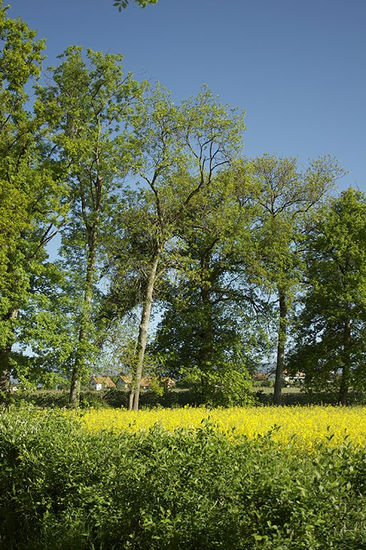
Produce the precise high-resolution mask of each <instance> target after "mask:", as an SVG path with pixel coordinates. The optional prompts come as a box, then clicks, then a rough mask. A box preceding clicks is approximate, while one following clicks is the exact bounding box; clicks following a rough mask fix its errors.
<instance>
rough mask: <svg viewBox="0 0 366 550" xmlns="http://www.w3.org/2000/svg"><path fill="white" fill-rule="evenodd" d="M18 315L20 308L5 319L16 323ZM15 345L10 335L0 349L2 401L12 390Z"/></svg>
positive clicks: (0, 390)
mask: <svg viewBox="0 0 366 550" xmlns="http://www.w3.org/2000/svg"><path fill="white" fill-rule="evenodd" d="M17 317H18V310H17V309H13V310H11V311H10V312H9V313H8V314H7V316H6V319H5V322H8V323H14V321H15V320H16V319H17ZM11 333H12V330H11ZM12 346H13V338H12V337H9V338H8V342H7V343H6V344H5V345H4V347H3V348H2V349H0V401H4V402H5V401H6V400H7V396H8V394H9V391H10V371H11V366H10V353H11V348H12Z"/></svg>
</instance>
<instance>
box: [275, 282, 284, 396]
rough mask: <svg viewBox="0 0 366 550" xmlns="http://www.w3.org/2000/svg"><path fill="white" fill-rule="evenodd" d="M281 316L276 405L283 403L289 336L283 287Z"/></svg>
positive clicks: (280, 293)
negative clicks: (283, 376)
mask: <svg viewBox="0 0 366 550" xmlns="http://www.w3.org/2000/svg"><path fill="white" fill-rule="evenodd" d="M278 297H279V305H280V318H279V324H278V344H277V360H276V378H275V385H274V393H273V402H274V404H275V405H280V404H281V398H282V375H283V362H284V358H285V346H286V336H287V300H286V293H285V291H284V290H283V289H282V288H279V289H278Z"/></svg>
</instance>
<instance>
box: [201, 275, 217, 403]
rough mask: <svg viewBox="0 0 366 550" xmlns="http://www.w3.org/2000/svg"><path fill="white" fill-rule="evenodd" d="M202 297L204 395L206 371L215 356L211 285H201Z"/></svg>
mask: <svg viewBox="0 0 366 550" xmlns="http://www.w3.org/2000/svg"><path fill="white" fill-rule="evenodd" d="M201 299H202V305H203V319H202V327H201V332H200V348H199V350H198V357H197V359H198V361H197V362H198V366H199V368H200V370H201V373H202V374H201V380H202V382H201V386H202V388H201V393H202V397H204V396H205V393H206V392H207V376H206V373H207V372H208V371H209V370H210V367H211V362H212V358H213V355H214V353H213V340H214V338H213V326H212V304H211V296H210V290H209V286H208V285H207V284H203V285H202V286H201Z"/></svg>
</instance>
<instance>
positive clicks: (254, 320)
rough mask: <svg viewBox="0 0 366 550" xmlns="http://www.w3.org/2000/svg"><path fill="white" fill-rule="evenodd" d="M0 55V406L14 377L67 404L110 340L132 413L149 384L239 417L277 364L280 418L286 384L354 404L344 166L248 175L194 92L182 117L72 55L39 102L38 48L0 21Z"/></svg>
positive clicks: (351, 196)
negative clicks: (145, 381) (147, 377)
mask: <svg viewBox="0 0 366 550" xmlns="http://www.w3.org/2000/svg"><path fill="white" fill-rule="evenodd" d="M0 37H1V40H2V50H1V55H0V71H1V87H0V96H1V101H0V148H1V156H0V383H1V388H0V390H1V392H2V394H3V395H5V394H6V392H7V391H8V389H9V382H10V375H11V373H13V375H14V376H17V377H18V378H20V379H22V380H24V381H25V382H26V384H29V383H30V382H31V381H32V380H33V381H34V382H39V381H43V383H44V382H45V381H46V380H55V379H56V378H57V376H61V377H62V378H64V379H65V378H66V379H68V380H69V383H70V403H72V404H74V405H77V403H78V401H79V394H80V386H81V384H82V383H83V382H84V381H85V380H87V379H88V377H89V376H90V374H91V373H96V372H97V371H98V370H100V368H101V366H100V365H101V363H102V359H101V358H102V356H103V353H104V354H105V353H106V351H108V350H109V351H110V350H111V349H112V348H113V345H114V346H115V344H116V341H117V342H118V340H119V342H118V345H117V346H115V349H116V350H118V351H117V352H116V353H115V354H114V356H113V362H114V364H113V365H112V367H113V368H114V369H115V370H116V371H117V370H121V369H125V370H126V369H128V370H129V372H130V374H131V375H132V379H133V382H132V384H131V392H130V402H129V405H130V408H134V409H135V410H137V409H138V406H139V393H140V382H141V378H142V376H143V374H144V372H146V370H147V369H150V370H151V371H154V372H158V373H160V374H161V375H164V376H167V375H169V376H174V377H175V378H177V379H178V378H184V379H185V380H186V381H187V382H190V383H191V384H193V386H194V387H195V388H196V389H197V392H198V393H199V396H200V399H201V400H202V401H205V400H206V401H210V402H220V403H222V404H225V403H226V404H228V403H232V404H235V403H240V402H241V401H242V400H243V398H244V397H245V395H246V394H247V392H248V387H249V378H250V372H251V371H253V370H254V369H255V368H258V367H260V366H261V365H263V363H264V362H265V361H266V360H268V357H275V364H276V383H275V389H274V400H275V402H276V403H280V400H281V384H282V373H283V369H284V367H285V365H287V366H289V367H290V366H291V365H292V368H293V369H295V370H305V371H306V375H307V381H309V384H310V385H312V386H318V387H324V386H326V387H328V386H327V385H329V383H330V382H332V383H333V384H334V385H335V386H336V387H338V391H339V399H340V401H341V402H346V400H347V394H348V391H349V389H350V388H353V387H355V386H356V385H357V387H361V386H362V380H363V378H364V373H363V365H364V354H365V351H366V348H365V344H364V342H365V338H364V331H365V327H366V325H365V322H366V318H365V312H366V309H365V306H366V279H365V277H366V267H365V265H366V263H365V261H364V260H365V258H364V257H365V254H366V216H365V208H366V202H365V201H366V199H365V196H364V195H363V194H362V193H360V192H358V191H355V190H353V189H349V190H347V191H345V192H343V193H342V194H341V195H339V196H336V195H334V193H333V191H332V190H333V186H334V182H335V180H336V179H337V178H338V177H340V176H341V175H342V173H343V172H342V170H341V169H340V168H339V166H338V165H337V163H336V162H335V161H334V160H333V159H331V158H329V157H324V158H320V159H317V160H315V161H310V162H309V164H308V166H307V167H306V168H305V169H301V168H300V166H299V163H298V161H297V160H296V159H294V158H281V157H278V156H273V155H272V156H271V155H263V156H261V157H258V158H252V159H248V158H243V157H242V156H241V150H242V134H243V131H244V129H245V127H244V122H243V113H241V112H240V111H238V110H236V109H231V108H230V107H229V106H227V105H223V104H221V103H220V102H219V100H218V99H217V98H216V97H215V96H214V95H213V94H212V93H211V92H210V91H209V90H208V89H207V88H205V87H204V88H203V89H202V90H201V92H200V93H199V94H198V95H197V96H196V97H194V98H190V99H187V100H183V101H181V102H179V103H176V102H174V101H173V99H172V97H171V95H170V94H169V93H168V91H167V90H166V89H164V88H163V87H161V86H160V85H157V86H155V87H151V86H150V85H148V83H146V82H137V81H136V80H135V79H134V78H133V76H132V75H131V74H130V73H127V74H126V73H125V72H124V70H123V65H122V56H120V55H112V54H103V53H101V52H93V51H92V50H87V51H86V52H83V50H82V48H80V47H75V46H72V47H69V48H67V50H66V51H65V52H64V53H63V54H62V55H61V56H60V57H59V64H58V66H57V67H53V68H50V69H49V70H48V75H47V80H46V84H43V85H42V84H41V83H42V78H40V77H41V63H42V59H43V57H42V52H43V48H44V43H43V42H42V41H39V40H37V38H36V33H35V32H34V31H31V30H30V29H29V28H28V26H27V25H26V24H25V23H24V22H22V21H20V20H13V19H10V18H8V17H7V14H6V9H5V8H3V7H1V10H0ZM32 81H33V87H32ZM29 94H32V95H31V97H29ZM52 242H56V243H57V248H58V252H57V254H55V253H54V252H53V254H52V256H53V259H51V258H50V246H52ZM55 248H56V245H53V250H55ZM154 314H156V315H157V316H158V317H160V322H159V323H158V324H157V321H156V322H155V323H154V324H153V327H154V330H153V331H151V330H149V329H150V328H151V316H152V315H154ZM134 320H135V321H134ZM127 325H130V326H132V327H133V328H132V333H133V334H135V339H134V338H133V337H130V336H128V334H126V331H125V330H123V328H122V329H121V327H123V326H127ZM118 335H119V336H118ZM111 342H113V345H112V344H111ZM266 358H267V359H266Z"/></svg>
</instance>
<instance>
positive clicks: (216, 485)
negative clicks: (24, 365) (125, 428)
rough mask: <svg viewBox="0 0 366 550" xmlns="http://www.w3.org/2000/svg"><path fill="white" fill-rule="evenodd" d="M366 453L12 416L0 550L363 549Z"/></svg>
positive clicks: (2, 442) (2, 419)
mask: <svg viewBox="0 0 366 550" xmlns="http://www.w3.org/2000/svg"><path fill="white" fill-rule="evenodd" d="M80 414H83V413H82V411H81V412H80ZM233 437H234V435H233ZM365 458H366V456H365V452H364V451H361V450H356V449H354V448H353V447H352V446H351V445H350V444H347V442H345V444H344V445H343V446H342V447H341V448H339V449H329V448H327V447H326V446H320V447H319V448H318V449H317V452H316V453H312V454H307V453H305V452H302V454H300V452H299V451H295V450H294V449H291V448H286V449H285V448H281V447H280V446H279V445H278V444H275V443H274V441H273V440H271V436H270V434H269V435H268V436H266V437H259V438H257V439H256V440H247V439H246V438H243V437H237V438H236V439H235V437H234V441H229V440H228V439H227V438H226V437H225V436H224V435H222V434H220V433H219V432H217V431H215V430H214V429H213V427H212V426H210V424H209V423H208V422H206V423H203V424H202V427H201V429H199V430H198V431H196V432H194V431H190V430H178V431H177V432H175V433H174V434H169V433H167V432H164V431H163V430H161V429H160V428H158V427H154V428H153V429H152V430H150V431H149V432H148V433H138V434H127V433H123V432H122V433H117V432H107V431H104V432H101V433H99V434H89V433H88V432H87V431H86V430H85V429H83V428H82V427H81V426H80V423H79V422H78V421H77V420H71V419H69V418H68V419H66V418H65V416H64V415H63V414H62V413H60V412H57V411H50V412H47V413H45V412H39V411H37V410H36V409H33V408H23V409H21V410H18V411H17V410H14V409H12V410H10V411H9V412H8V413H2V414H1V416H0V460H1V468H0V548H4V549H9V550H22V549H29V550H31V549H33V550H38V549H39V550H41V549H42V550H44V549H45V550H47V549H55V550H72V549H75V550H76V549H78V550H79V549H80V550H83V549H91V548H94V549H108V550H109V549H135V550H145V549H146V550H150V549H151V550H154V549H157V550H164V549H166V550H168V549H169V550H171V549H176V550H180V549H187V550H190V549H191V550H197V549H198V548H199V549H200V548H202V549H205V550H210V549H222V550H228V549H237V550H240V549H243V550H244V549H248V550H251V549H253V550H259V549H261V550H262V549H264V550H297V549H306V550H308V549H339V550H341V549H342V550H361V549H362V548H365V547H366V532H365V529H364V525H365V521H366V460H365Z"/></svg>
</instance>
